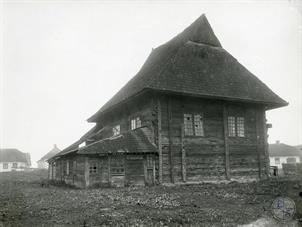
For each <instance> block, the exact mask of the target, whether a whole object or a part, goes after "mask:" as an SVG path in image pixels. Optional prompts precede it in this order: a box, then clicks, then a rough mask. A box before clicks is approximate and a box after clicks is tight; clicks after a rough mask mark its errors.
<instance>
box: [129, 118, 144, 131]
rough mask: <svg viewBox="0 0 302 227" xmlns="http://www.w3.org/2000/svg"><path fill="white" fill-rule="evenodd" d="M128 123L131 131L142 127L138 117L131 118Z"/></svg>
mask: <svg viewBox="0 0 302 227" xmlns="http://www.w3.org/2000/svg"><path fill="white" fill-rule="evenodd" d="M130 123H131V130H133V129H136V128H139V127H142V122H141V119H140V117H135V118H132V119H131V121H130Z"/></svg>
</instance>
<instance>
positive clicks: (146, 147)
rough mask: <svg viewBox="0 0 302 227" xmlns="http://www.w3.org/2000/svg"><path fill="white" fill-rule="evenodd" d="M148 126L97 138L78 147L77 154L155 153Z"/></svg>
mask: <svg viewBox="0 0 302 227" xmlns="http://www.w3.org/2000/svg"><path fill="white" fill-rule="evenodd" d="M148 134H150V133H149V130H148V128H145V127H143V128H138V129H135V130H131V131H128V132H126V133H124V134H122V135H119V136H116V137H111V138H107V139H103V140H99V141H97V142H94V143H92V144H89V145H87V146H85V147H82V148H79V151H78V152H77V153H78V154H115V153H157V152H158V151H157V149H156V146H155V145H154V144H152V143H151V142H150V139H149V137H148Z"/></svg>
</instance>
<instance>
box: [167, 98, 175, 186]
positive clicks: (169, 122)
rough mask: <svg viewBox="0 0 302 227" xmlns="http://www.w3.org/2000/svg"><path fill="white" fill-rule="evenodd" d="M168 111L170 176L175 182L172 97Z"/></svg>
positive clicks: (169, 100)
mask: <svg viewBox="0 0 302 227" xmlns="http://www.w3.org/2000/svg"><path fill="white" fill-rule="evenodd" d="M167 105H168V106H167V111H168V137H169V164H170V177H171V182H172V183H174V176H173V174H174V173H173V160H172V138H171V133H172V132H171V125H172V111H171V98H170V97H168V99H167Z"/></svg>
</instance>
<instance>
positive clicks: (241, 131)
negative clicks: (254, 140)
mask: <svg viewBox="0 0 302 227" xmlns="http://www.w3.org/2000/svg"><path fill="white" fill-rule="evenodd" d="M237 136H238V137H244V117H237Z"/></svg>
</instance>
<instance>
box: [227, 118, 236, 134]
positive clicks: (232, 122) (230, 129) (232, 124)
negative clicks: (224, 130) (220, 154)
mask: <svg viewBox="0 0 302 227" xmlns="http://www.w3.org/2000/svg"><path fill="white" fill-rule="evenodd" d="M228 132H229V136H231V137H234V136H236V128H235V117H228Z"/></svg>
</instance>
